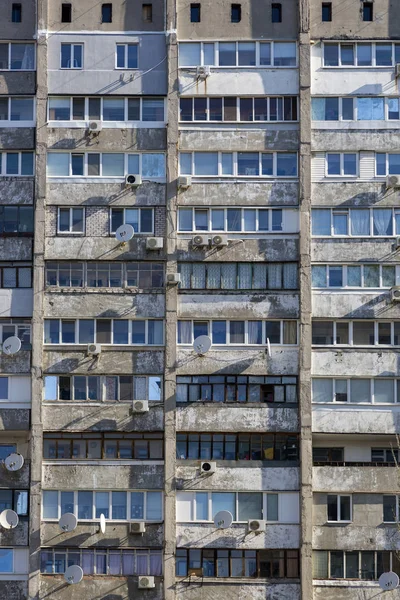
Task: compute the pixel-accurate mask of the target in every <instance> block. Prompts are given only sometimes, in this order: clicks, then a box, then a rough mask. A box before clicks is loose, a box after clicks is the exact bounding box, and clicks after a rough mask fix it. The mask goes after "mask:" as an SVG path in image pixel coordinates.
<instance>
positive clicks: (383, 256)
mask: <svg viewBox="0 0 400 600" xmlns="http://www.w3.org/2000/svg"><path fill="white" fill-rule="evenodd" d="M393 242H394V238H382V239H378V238H375V239H373V238H372V239H368V238H358V239H352V240H349V239H343V238H342V239H337V238H336V239H334V238H326V239H318V238H314V239H313V240H312V241H311V261H312V262H322V263H326V262H329V263H330V262H339V263H340V264H343V263H346V262H349V263H355V262H359V261H364V262H379V261H384V262H385V263H392V262H393V263H395V262H398V260H399V254H398V251H396V250H395V248H394V246H393Z"/></svg>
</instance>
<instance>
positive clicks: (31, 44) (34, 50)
mask: <svg viewBox="0 0 400 600" xmlns="http://www.w3.org/2000/svg"><path fill="white" fill-rule="evenodd" d="M6 44H7V46H8V66H7V68H6V69H1V68H0V71H20V72H21V71H29V72H32V71H36V44H35V43H33V42H19V41H17V40H16V41H12V42H1V43H0V45H1V46H4V45H6ZM21 44H22V45H24V46H27V45H29V46H32V49H33V67H32V68H31V69H12V68H11V53H12V46H16V45H21Z"/></svg>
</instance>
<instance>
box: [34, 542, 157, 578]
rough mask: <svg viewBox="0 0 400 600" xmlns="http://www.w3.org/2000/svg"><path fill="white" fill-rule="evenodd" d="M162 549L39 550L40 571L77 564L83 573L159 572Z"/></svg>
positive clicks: (59, 571) (145, 573)
mask: <svg viewBox="0 0 400 600" xmlns="http://www.w3.org/2000/svg"><path fill="white" fill-rule="evenodd" d="M162 555H163V551H162V550H161V549H152V550H149V549H147V548H126V549H125V548H124V549H109V548H95V549H93V548H84V549H82V548H62V547H59V546H57V547H55V548H46V549H45V550H42V551H41V553H40V571H41V573H49V574H52V573H64V572H65V570H66V568H67V567H68V566H70V565H79V566H81V567H82V569H83V573H84V575H113V576H117V575H123V576H125V577H126V576H130V575H155V576H161V575H162Z"/></svg>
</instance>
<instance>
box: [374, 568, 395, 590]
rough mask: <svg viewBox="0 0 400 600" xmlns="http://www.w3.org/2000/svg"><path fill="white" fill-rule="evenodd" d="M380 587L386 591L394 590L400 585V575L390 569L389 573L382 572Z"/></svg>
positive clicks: (379, 581)
mask: <svg viewBox="0 0 400 600" xmlns="http://www.w3.org/2000/svg"><path fill="white" fill-rule="evenodd" d="M378 583H379V587H380V588H381V589H382V590H384V591H385V592H386V591H389V590H394V589H396V588H397V587H398V585H399V576H398V575H396V573H393V571H388V573H382V575H381V576H380V577H379V580H378Z"/></svg>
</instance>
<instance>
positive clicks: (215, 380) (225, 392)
mask: <svg viewBox="0 0 400 600" xmlns="http://www.w3.org/2000/svg"><path fill="white" fill-rule="evenodd" d="M176 401H177V402H227V403H230V402H238V403H239V402H241V403H246V402H256V403H260V402H268V403H270V402H271V403H272V402H278V403H283V402H285V403H290V404H292V403H297V377H291V376H287V377H281V376H266V375H262V376H246V375H237V376H234V375H226V376H224V375H201V376H197V375H193V376H190V375H189V376H178V377H177V378H176Z"/></svg>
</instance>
